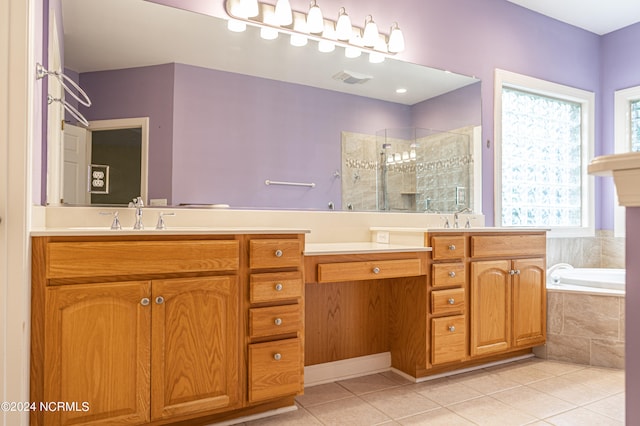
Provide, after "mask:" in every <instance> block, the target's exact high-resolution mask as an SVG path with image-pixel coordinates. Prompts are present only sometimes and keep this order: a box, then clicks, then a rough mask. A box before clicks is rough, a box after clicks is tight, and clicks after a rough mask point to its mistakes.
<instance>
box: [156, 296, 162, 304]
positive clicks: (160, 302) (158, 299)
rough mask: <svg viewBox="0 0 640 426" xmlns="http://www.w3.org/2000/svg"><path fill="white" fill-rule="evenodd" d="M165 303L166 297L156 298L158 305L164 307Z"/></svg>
mask: <svg viewBox="0 0 640 426" xmlns="http://www.w3.org/2000/svg"><path fill="white" fill-rule="evenodd" d="M163 303H164V297H162V296H158V297H156V305H162V304H163Z"/></svg>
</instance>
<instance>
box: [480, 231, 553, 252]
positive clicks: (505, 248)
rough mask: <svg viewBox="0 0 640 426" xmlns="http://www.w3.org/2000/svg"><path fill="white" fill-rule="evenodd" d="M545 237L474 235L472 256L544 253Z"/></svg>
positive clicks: (539, 235) (536, 235) (545, 247)
mask: <svg viewBox="0 0 640 426" xmlns="http://www.w3.org/2000/svg"><path fill="white" fill-rule="evenodd" d="M546 249H547V238H546V236H545V234H544V233H542V234H533V235H528V234H522V235H474V236H472V237H471V256H472V257H497V256H499V257H514V256H531V255H544V254H545V252H546Z"/></svg>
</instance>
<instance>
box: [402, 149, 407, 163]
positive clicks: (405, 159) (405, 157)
mask: <svg viewBox="0 0 640 426" xmlns="http://www.w3.org/2000/svg"><path fill="white" fill-rule="evenodd" d="M402 161H403V162H405V163H408V162H409V153H408V152H407V151H404V152H403V153H402Z"/></svg>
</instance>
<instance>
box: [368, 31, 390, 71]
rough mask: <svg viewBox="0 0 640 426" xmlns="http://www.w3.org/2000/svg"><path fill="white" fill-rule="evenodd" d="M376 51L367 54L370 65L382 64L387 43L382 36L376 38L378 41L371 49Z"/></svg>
mask: <svg viewBox="0 0 640 426" xmlns="http://www.w3.org/2000/svg"><path fill="white" fill-rule="evenodd" d="M373 48H374V49H375V50H376V51H375V52H371V53H369V62H370V63H372V64H379V63H382V62H384V58H385V54H386V53H387V43H386V42H385V40H384V35H382V34H380V35H379V36H378V41H377V42H376V43H375V45H374V47H373Z"/></svg>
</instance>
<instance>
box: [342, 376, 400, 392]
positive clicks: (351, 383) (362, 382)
mask: <svg viewBox="0 0 640 426" xmlns="http://www.w3.org/2000/svg"><path fill="white" fill-rule="evenodd" d="M337 383H338V384H339V385H340V386H343V387H344V388H345V389H347V390H349V391H351V392H353V393H354V394H356V395H362V394H365V393H369V392H377V391H380V390H384V389H390V388H394V387H398V386H400V384H398V382H396V381H393V380H391V379H389V378H388V377H385V376H383V375H382V374H372V375H369V376H363V377H356V378H354V379H348V380H341V381H339V382H337Z"/></svg>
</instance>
